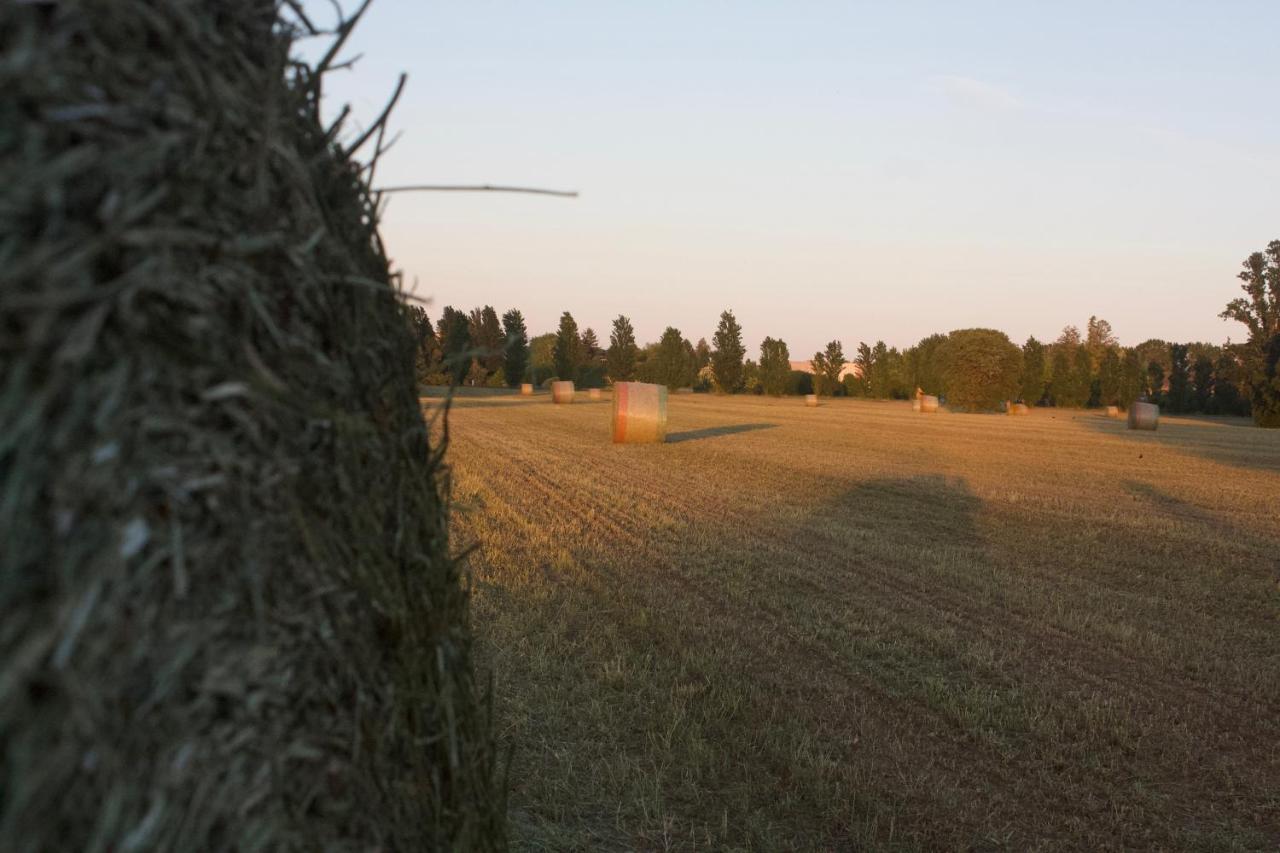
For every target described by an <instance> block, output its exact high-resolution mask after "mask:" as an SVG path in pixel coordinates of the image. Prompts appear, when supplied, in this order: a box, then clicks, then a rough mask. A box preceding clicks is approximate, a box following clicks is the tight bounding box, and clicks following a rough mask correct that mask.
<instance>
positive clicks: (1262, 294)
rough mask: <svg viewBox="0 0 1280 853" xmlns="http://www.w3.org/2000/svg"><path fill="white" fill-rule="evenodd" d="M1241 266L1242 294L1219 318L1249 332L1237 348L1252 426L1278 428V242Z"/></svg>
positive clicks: (1279, 242)
mask: <svg viewBox="0 0 1280 853" xmlns="http://www.w3.org/2000/svg"><path fill="white" fill-rule="evenodd" d="M1243 267H1244V268H1243V269H1242V270H1241V271H1240V273H1239V274H1237V276H1236V277H1237V278H1239V279H1240V281H1241V282H1242V284H1241V285H1240V289H1241V290H1243V291H1244V293H1245V295H1244V296H1243V297H1236V298H1235V299H1233V300H1231V301H1230V302H1228V303H1227V307H1226V309H1225V310H1223V312H1222V315H1221V316H1222V317H1223V318H1225V319H1228V320H1235V321H1236V322H1238V323H1243V324H1244V326H1245V328H1247V329H1248V330H1249V338H1248V340H1247V341H1245V343H1244V344H1242V345H1241V346H1240V348H1239V349H1240V357H1241V361H1242V362H1243V365H1244V368H1245V374H1246V377H1247V380H1246V381H1247V385H1248V389H1249V401H1250V403H1251V405H1252V410H1253V420H1254V423H1256V424H1257V425H1258V426H1262V427H1280V378H1278V377H1277V366H1276V363H1277V359H1278V358H1280V355H1278V354H1280V240H1272V241H1271V242H1270V243H1268V244H1267V248H1266V249H1265V250H1264V251H1262V252H1254V253H1253V254H1251V255H1250V256H1249V257H1247V258H1245V261H1244V264H1243Z"/></svg>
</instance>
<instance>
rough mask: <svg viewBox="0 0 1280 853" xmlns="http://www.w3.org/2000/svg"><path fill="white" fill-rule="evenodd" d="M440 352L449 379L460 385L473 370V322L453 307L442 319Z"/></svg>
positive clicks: (447, 310)
mask: <svg viewBox="0 0 1280 853" xmlns="http://www.w3.org/2000/svg"><path fill="white" fill-rule="evenodd" d="M440 351H441V355H442V356H443V361H444V369H445V371H446V372H447V373H448V375H449V379H450V380H451V381H452V382H453V384H455V385H457V384H460V383H461V382H462V380H463V378H464V377H465V376H466V375H467V371H468V370H470V368H471V321H470V319H469V318H468V317H467V315H466V314H465V313H463V312H462V311H459V310H458V309H456V308H454V307H452V306H445V309H444V315H443V316H442V317H441V318H440Z"/></svg>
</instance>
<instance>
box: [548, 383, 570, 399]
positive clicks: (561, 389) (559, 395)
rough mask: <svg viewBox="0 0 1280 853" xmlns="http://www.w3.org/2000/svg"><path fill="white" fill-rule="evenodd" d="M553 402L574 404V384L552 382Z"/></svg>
mask: <svg viewBox="0 0 1280 853" xmlns="http://www.w3.org/2000/svg"><path fill="white" fill-rule="evenodd" d="M551 402H553V403H572V402H573V383H572V382H552V383H551Z"/></svg>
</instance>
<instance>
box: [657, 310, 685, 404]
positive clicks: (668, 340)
mask: <svg viewBox="0 0 1280 853" xmlns="http://www.w3.org/2000/svg"><path fill="white" fill-rule="evenodd" d="M687 345H688V342H687V341H686V340H685V339H684V337H683V336H682V335H681V334H680V330H679V329H677V328H675V327H674V326H668V327H667V328H666V330H665V331H664V332H663V333H662V339H661V340H660V341H658V347H657V350H656V351H655V352H654V354H653V358H652V359H651V363H652V368H651V370H652V373H651V376H652V379H651V380H650V381H652V382H656V383H658V384H660V385H666V386H667V387H668V388H670V389H671V390H673V391H674V390H675V389H677V388H684V387H686V386H688V385H689V384H691V380H692V378H693V377H692V374H693V363H692V359H691V358H690V355H689V350H690V349H692V347H691V346H688V348H686V347H687Z"/></svg>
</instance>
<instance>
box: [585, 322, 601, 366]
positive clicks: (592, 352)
mask: <svg viewBox="0 0 1280 853" xmlns="http://www.w3.org/2000/svg"><path fill="white" fill-rule="evenodd" d="M602 353H603V350H601V349H600V341H599V339H598V338H597V337H596V330H595V329H593V328H591V327H590V326H587V328H586V331H584V332H583V333H582V357H583V358H584V359H585V360H587V361H592V360H593V359H595V358H596V357H597V356H599V355H601V354H602Z"/></svg>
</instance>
